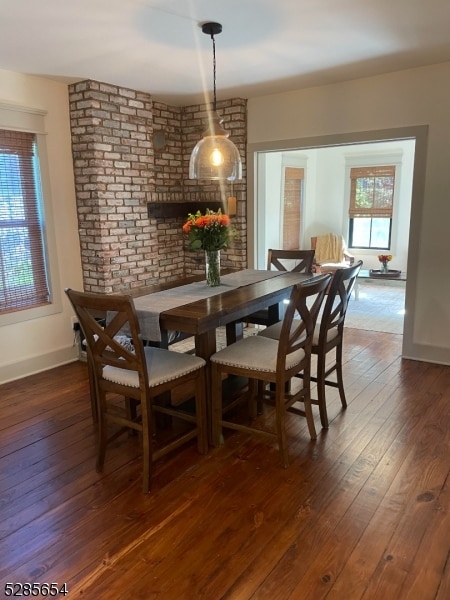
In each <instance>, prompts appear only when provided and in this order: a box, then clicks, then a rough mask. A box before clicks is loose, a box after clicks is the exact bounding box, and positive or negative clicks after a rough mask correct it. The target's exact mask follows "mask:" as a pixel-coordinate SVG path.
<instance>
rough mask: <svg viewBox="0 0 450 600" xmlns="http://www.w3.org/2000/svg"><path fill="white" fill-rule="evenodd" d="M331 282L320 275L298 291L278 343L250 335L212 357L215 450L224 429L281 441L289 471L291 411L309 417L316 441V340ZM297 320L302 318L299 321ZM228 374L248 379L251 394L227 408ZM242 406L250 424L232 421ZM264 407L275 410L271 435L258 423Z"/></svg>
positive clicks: (291, 303)
mask: <svg viewBox="0 0 450 600" xmlns="http://www.w3.org/2000/svg"><path fill="white" fill-rule="evenodd" d="M330 277H331V276H330V275H323V276H319V277H317V278H314V279H312V280H311V281H308V282H305V283H299V284H297V285H295V286H294V287H293V289H292V293H291V296H290V300H289V304H288V305H287V308H286V312H285V315H284V319H283V322H282V328H281V335H280V338H279V340H273V339H269V338H264V337H261V336H251V337H247V338H244V339H242V340H239V341H238V342H235V343H234V344H231V345H229V346H227V347H226V348H224V349H223V350H220V351H219V352H216V353H215V354H213V355H212V357H211V377H212V413H213V427H212V429H213V443H214V445H216V446H217V445H219V444H220V441H221V438H222V428H224V427H225V428H230V429H236V430H238V431H245V432H250V433H256V434H260V435H264V436H266V437H269V438H270V439H275V440H276V441H277V442H278V447H279V451H280V455H281V461H282V464H283V466H284V467H286V466H287V465H288V462H289V458H288V449H287V439H286V428H285V420H286V413H287V412H293V413H295V414H299V415H302V416H304V417H306V420H307V425H308V429H309V434H310V436H311V439H315V438H316V429H315V425H314V418H313V413H312V408H311V392H310V372H311V349H312V337H313V334H314V327H315V323H316V320H317V315H318V313H319V310H320V307H321V305H322V301H323V298H324V294H325V291H326V288H327V286H328V284H329V281H330ZM294 316H297V317H298V319H295V320H294ZM299 372H302V373H303V382H302V383H303V385H302V387H301V389H299V390H298V391H296V392H295V393H292V394H291V393H290V390H289V389H288V388H287V386H286V384H287V382H289V380H290V379H291V378H292V377H294V376H295V375H296V374H297V373H299ZM229 375H237V376H241V377H245V378H248V381H249V383H248V391H247V393H246V394H242V395H240V396H238V397H237V398H236V399H234V400H233V401H232V402H231V403H229V404H228V405H225V403H224V401H223V398H222V379H223V377H224V376H229ZM269 383H270V384H275V386H274V387H275V389H274V391H273V392H272V391H271V390H270V389H267V384H269ZM242 403H248V412H249V417H250V419H251V421H250V423H249V424H245V423H242V422H240V421H238V420H236V419H233V420H231V419H230V418H227V415H229V414H230V412H231V409H232V408H234V407H235V406H236V405H239V404H242ZM299 403H301V404H299ZM260 404H261V405H263V404H269V405H271V406H272V408H273V410H274V413H275V427H274V428H272V429H271V430H267V429H261V428H259V427H258V426H257V424H253V420H254V419H256V418H257V412H258V406H259V405H260Z"/></svg>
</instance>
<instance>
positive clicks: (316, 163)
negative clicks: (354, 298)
mask: <svg viewBox="0 0 450 600" xmlns="http://www.w3.org/2000/svg"><path fill="white" fill-rule="evenodd" d="M414 159H415V139H413V138H411V139H399V140H388V141H386V140H379V141H376V142H369V143H358V144H339V145H336V146H326V147H317V148H314V147H311V148H301V149H291V150H279V151H267V152H261V153H258V156H257V173H258V178H257V180H258V186H257V195H256V202H257V206H258V207H260V206H264V210H257V211H255V216H256V232H257V233H256V264H257V266H258V268H264V267H263V265H264V264H265V261H266V256H267V249H268V248H282V247H289V248H303V249H307V248H310V238H311V237H312V236H313V235H321V234H324V233H328V232H334V233H337V234H342V235H343V236H344V238H345V239H346V240H348V239H349V238H348V232H349V223H350V219H349V203H350V185H351V180H350V172H351V170H352V169H354V168H355V166H357V167H366V166H374V165H378V166H379V165H393V166H394V167H395V173H396V176H395V194H394V212H393V215H392V238H391V245H390V247H389V249H383V250H382V249H377V248H358V247H350V248H349V251H350V253H351V254H353V255H354V256H355V259H356V260H359V259H361V260H363V263H364V267H363V268H364V269H378V268H379V261H378V254H380V253H383V251H384V252H389V254H392V255H393V262H392V267H393V268H395V269H398V270H400V271H402V272H403V273H406V271H407V264H408V252H409V233H410V232H409V224H410V220H411V199H412V187H413V175H414ZM295 172H298V174H300V173H301V177H300V175H298V176H297V177H298V183H297V185H292V193H291V194H290V197H289V198H288V202H287V201H286V193H285V190H286V189H287V183H286V182H287V181H288V178H289V176H290V175H291V174H292V173H295ZM293 208H294V209H295V210H296V211H297V213H294V214H293V213H292V210H293ZM278 217H279V218H278ZM286 226H287V227H288V236H287V237H288V238H289V242H288V244H289V246H285V244H286V234H285V227H286ZM295 236H297V237H296V239H295ZM372 287H373V286H372ZM363 289H364V288H363ZM366 291H369V287H366ZM397 291H398V293H397V294H395V293H394V292H395V290H394V289H391V288H386V292H389V294H390V295H392V296H394V295H395V296H396V301H395V302H393V301H392V302H391V307H390V308H386V314H387V313H389V312H391V311H393V310H395V311H396V316H395V321H396V323H395V325H394V323H392V327H393V329H394V330H393V331H392V332H393V333H394V332H395V333H397V332H398V328H399V327H400V328H401V331H403V315H404V309H402V310H401V311H400V312H401V314H400V315H399V314H397V313H398V312H399V311H397V305H398V302H400V300H399V298H400V297H401V295H402V294H403V298H404V294H405V284H404V283H403V285H401V286H400V289H399V290H397ZM380 298H385V299H386V302H388V293H386V294H384V295H383V294H381V295H378V302H379V301H380ZM365 300H367V298H365ZM365 304H367V302H362V303H361V304H360V305H359V306H358V310H357V311H356V312H360V311H361V309H362V307H363V305H365ZM372 312H373V311H372ZM372 317H373V319H374V318H375V315H374V314H373V315H372ZM373 319H372V322H373ZM354 321H355V322H359V323H363V321H364V319H359V320H358V319H356V318H355V319H354ZM387 322H388V321H387V320H386V319H385V323H387ZM380 326H381V325H380ZM386 327H387V328H388V329H389V325H385V330H386Z"/></svg>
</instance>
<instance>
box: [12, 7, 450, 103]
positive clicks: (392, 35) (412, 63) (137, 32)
mask: <svg viewBox="0 0 450 600" xmlns="http://www.w3.org/2000/svg"><path fill="white" fill-rule="evenodd" d="M205 21H217V22H219V23H221V24H222V26H223V31H222V33H221V34H219V35H217V36H216V37H215V43H216V58H217V99H218V100H220V99H225V98H230V97H236V96H239V97H243V98H252V97H255V96H261V95H266V94H272V93H279V92H283V91H290V90H295V89H300V88H304V87H311V86H317V85H324V84H328V83H335V82H339V81H345V80H350V79H355V78H359V77H364V76H370V75H377V74H381V73H387V72H393V71H397V70H402V69H408V68H411V67H417V66H425V65H430V64H434V63H440V62H446V61H450V33H449V24H450V1H449V0H120V1H119V0H1V2H0V69H5V70H9V71H17V72H21V73H27V74H34V75H39V76H43V77H48V78H51V79H57V80H61V81H65V82H68V83H71V82H75V81H79V80H83V79H94V80H97V81H102V82H107V83H111V84H114V85H119V86H122V87H127V88H131V89H134V90H139V91H143V92H148V93H150V94H151V95H152V97H153V98H154V99H155V100H159V101H162V102H165V103H167V104H171V105H189V104H196V103H199V102H203V101H204V100H205V99H207V98H209V97H210V96H211V90H212V85H213V67H212V40H211V38H210V37H209V36H208V35H205V34H203V33H202V31H201V27H200V24H201V23H204V22H205ZM205 94H206V95H205ZM0 98H1V90H0Z"/></svg>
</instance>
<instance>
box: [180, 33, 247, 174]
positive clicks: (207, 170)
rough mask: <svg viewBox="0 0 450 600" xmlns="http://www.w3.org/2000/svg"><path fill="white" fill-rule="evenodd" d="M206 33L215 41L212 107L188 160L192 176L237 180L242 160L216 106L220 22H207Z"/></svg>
mask: <svg viewBox="0 0 450 600" xmlns="http://www.w3.org/2000/svg"><path fill="white" fill-rule="evenodd" d="M202 31H203V33H206V34H207V35H209V36H211V39H212V43H213V76H214V77H213V79H214V104H213V111H212V112H211V113H210V114H208V127H207V129H206V130H205V131H204V132H203V138H202V139H201V140H200V141H199V142H198V143H197V145H196V146H195V148H194V150H193V151H192V154H191V158H190V161H189V179H212V180H221V181H230V182H232V181H238V180H240V179H242V162H241V157H240V156H239V151H238V149H237V148H236V146H235V145H234V144H233V142H232V141H231V140H230V139H228V136H229V135H230V134H229V133H228V132H226V131H225V129H224V128H223V127H222V119H221V118H220V117H219V115H218V114H217V110H216V42H215V39H214V36H215V35H217V34H218V33H220V32H221V31H222V25H221V24H220V23H204V24H203V25H202Z"/></svg>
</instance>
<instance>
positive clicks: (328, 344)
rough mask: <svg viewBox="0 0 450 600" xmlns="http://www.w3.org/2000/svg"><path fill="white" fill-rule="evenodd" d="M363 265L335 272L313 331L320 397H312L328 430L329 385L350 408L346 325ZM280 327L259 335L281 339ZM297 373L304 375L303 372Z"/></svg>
mask: <svg viewBox="0 0 450 600" xmlns="http://www.w3.org/2000/svg"><path fill="white" fill-rule="evenodd" d="M362 264H363V261H362V260H360V261H358V262H357V263H355V264H354V265H353V266H351V267H346V268H341V269H337V271H335V273H334V274H333V279H332V280H331V283H330V287H329V289H328V292H327V296H326V300H325V302H324V305H323V309H322V311H321V314H320V316H319V319H318V322H317V324H316V327H315V331H314V337H313V344H312V354H313V355H316V356H317V371H316V375H311V381H313V382H316V383H317V399H315V398H312V399H311V403H312V404H314V405H318V406H319V412H320V421H321V424H322V427H323V428H324V429H328V414H327V405H326V394H325V389H326V386H329V387H334V388H337V389H338V390H339V397H340V400H341V404H342V407H343V408H346V407H347V399H346V397H345V391H344V378H343V373H342V350H343V343H344V325H345V316H346V314H347V308H348V303H349V301H350V298H351V294H352V291H353V288H354V286H355V282H356V279H357V277H358V274H359V271H360V269H361V267H362ZM281 330H282V328H281V326H280V324H278V323H277V324H275V325H272V326H270V327H268V328H266V329H264V330H263V331H261V332H260V334H259V335H260V336H263V337H266V338H269V339H278V338H279V337H280V336H281ZM331 351H334V356H333V360H332V361H331V364H330V362H329V363H328V365H327V355H328V353H329V352H331ZM332 373H336V381H334V380H332V379H330V378H329V377H330V375H331V374H332ZM296 376H298V377H301V374H300V375H296Z"/></svg>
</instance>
